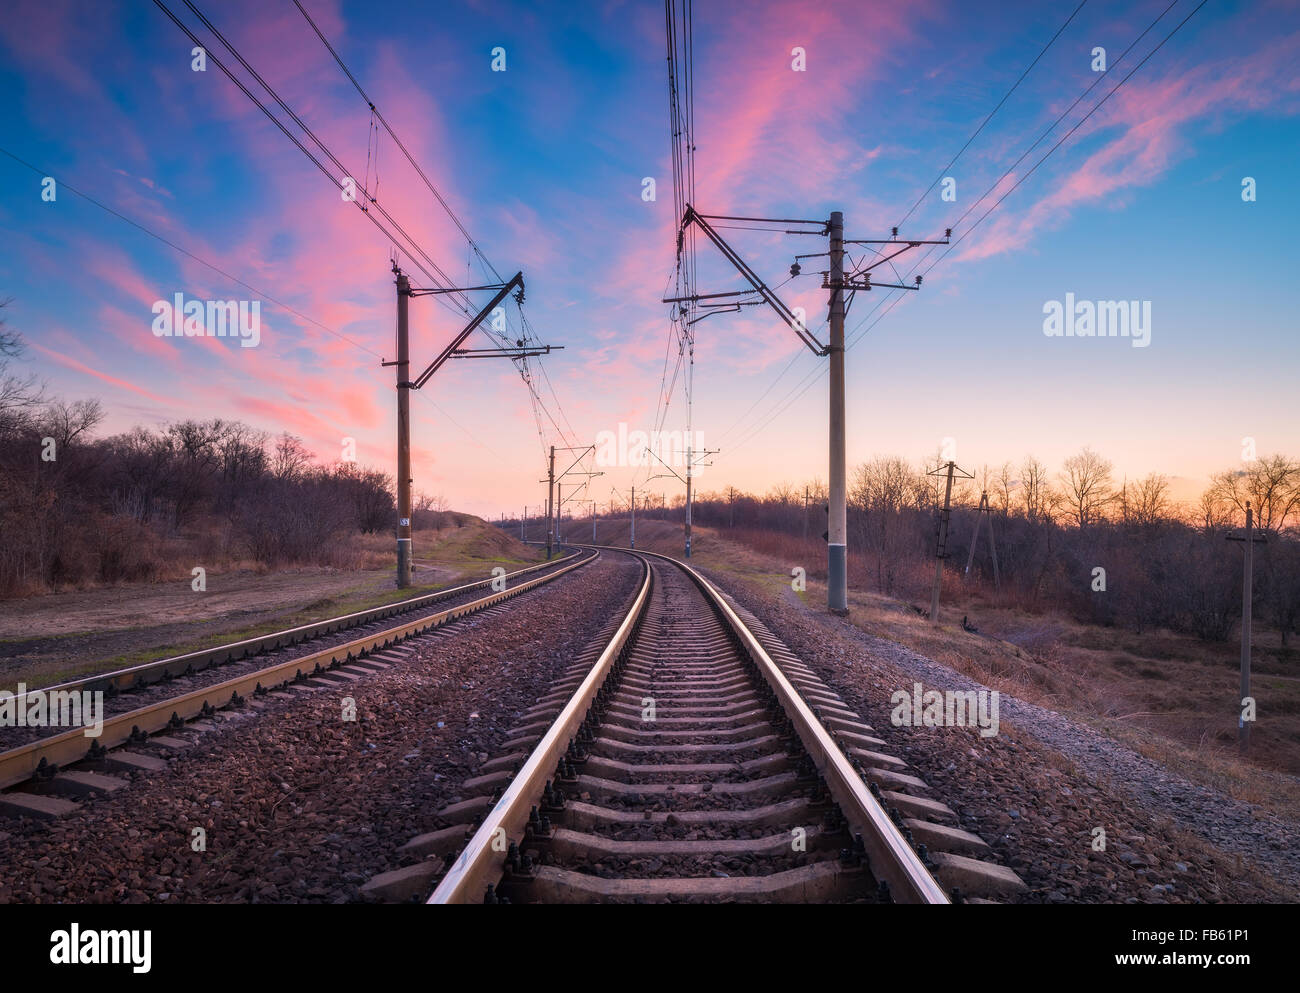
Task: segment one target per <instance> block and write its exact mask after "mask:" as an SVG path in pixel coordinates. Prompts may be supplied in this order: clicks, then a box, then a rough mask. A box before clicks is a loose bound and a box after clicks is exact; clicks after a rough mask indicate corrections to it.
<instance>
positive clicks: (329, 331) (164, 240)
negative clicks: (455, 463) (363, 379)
mask: <svg viewBox="0 0 1300 993" xmlns="http://www.w3.org/2000/svg"><path fill="white" fill-rule="evenodd" d="M0 154H2V155H5V156H7V157H9V158H10V159H13V161H15V162H17V163H18V164H19V165H21V166H23V167H25V168H27V169H30V170H31V171H32V172H34V173H36V175H38V176H42V177H44V176H52V175H53V174H52V173H50V172H49V171H48V170H43V169H41V168H39V167H37V166H34V165H32V163H30V162H28V161H26V160H24V159H21V158H19V157H18V156H17V155H15V154H14V153H13V152H10V151H9V150H7V149H4V148H0ZM58 184H59V189H60V190H66V191H67V192H69V193H71V194H72V195H73V196H77V197H80V198H81V199H82V200H85V201H86V202H87V203H90V204H93V205H94V206H96V207H98V208H99V209H100V210H102V211H104V212H105V213H107V214H111V215H112V216H113V217H116V218H117V219H118V220H120V221H123V222H125V223H127V224H129V225H131V227H133V228H136V229H137V230H139V231H141V232H143V233H144V234H147V235H148V236H149V237H150V238H153V239H155V240H156V241H159V242H161V243H162V244H164V245H166V246H167V247H168V248H170V249H172V250H173V251H176V252H179V253H180V254H181V255H184V256H185V257H186V258H189V259H192V260H194V261H195V262H197V263H199V265H202V266H205V267H206V268H208V269H211V270H212V271H213V272H215V273H217V274H218V275H220V276H223V277H225V278H226V279H228V280H230V281H231V282H232V283H235V284H236V285H238V286H242V287H243V288H244V289H246V290H248V291H249V292H251V293H253V294H254V295H255V296H257V297H259V298H261V299H263V300H267V301H269V302H270V303H273V304H275V305H276V306H277V307H279V308H280V309H281V310H283V311H285V312H286V313H289V314H292V315H293V316H295V317H297V318H299V319H300V320H302V321H305V322H307V323H308V324H310V325H312V326H313V327H317V328H320V330H322V331H324V332H326V333H327V334H331V335H333V336H334V337H335V338H338V339H339V340H340V341H345V342H347V343H348V344H349V345H353V346H354V347H356V348H359V349H361V350H362V351H363V352H369V353H370V354H371V355H373V356H374V357H375V358H377V359H380V360H382V359H383V356H382V355H381V354H380V353H379V352H376V351H375V350H374V349H373V348H371V347H370V346H369V345H365V344H362V343H361V342H359V341H357V340H356V339H355V338H350V337H348V336H347V335H346V334H344V333H343V332H341V331H336V330H335V329H334V328H332V327H329V326H328V325H326V324H322V323H321V322H320V321H318V320H316V318H314V317H310V316H308V315H307V314H304V313H303V312H302V311H300V310H298V309H297V308H295V307H291V306H289V304H287V303H285V302H284V301H282V300H277V299H276V298H275V297H273V296H271V294H269V293H267V292H266V291H265V290H261V289H258V288H257V287H256V286H254V285H252V284H251V283H248V282H245V281H244V280H242V279H240V278H239V277H238V276H236V275H233V274H232V273H229V272H227V271H226V270H225V269H222V268H221V267H220V266H218V265H215V264H214V263H212V262H209V261H208V260H207V259H205V258H202V257H201V256H199V255H195V254H194V253H193V252H191V251H190V250H189V249H187V248H183V247H182V246H180V245H178V244H176V243H175V242H174V241H172V240H170V239H169V238H167V237H165V236H164V235H161V234H159V233H158V232H157V231H154V230H152V229H151V228H149V227H147V226H146V225H144V224H141V223H140V222H139V221H136V220H134V219H132V218H130V217H127V216H126V215H125V214H123V213H121V212H120V211H118V210H114V209H113V208H112V207H110V206H108V205H107V204H106V203H104V202H103V201H101V200H97V199H96V198H95V197H93V196H91V195H90V194H89V193H85V192H83V191H81V190H79V189H77V188H76V187H75V186H73V185H72V184H71V183H68V182H67V181H65V180H62V179H60V180H58ZM422 395H423V394H422ZM425 399H427V400H428V401H429V402H430V403H432V404H433V406H434V408H435V409H436V410H437V411H438V412H439V413H440V414H441V415H442V416H443V417H445V418H446V419H447V420H448V421H450V422H451V423H452V424H453V425H454V426H455V427H456V428H458V429H459V430H460V431H462V432H464V434H465V435H466V437H468V438H469V439H470V441H472V442H474V444H475V445H477V446H478V447H479V448H482V449H483V450H484V451H486V452H488V453H489V454H491V455H493V456H495V457H496V458H498V459H499V458H501V456H500V455H498V454H497V453H496V452H494V451H493V450H492V449H490V448H488V447H487V446H486V445H484V444H482V442H480V441H479V440H478V438H477V437H476V436H475V434H474V433H473V432H472V431H470V430H469V429H468V428H466V427H465V426H464V425H463V424H461V423H460V422H459V421H457V420H456V419H455V418H454V417H452V416H451V415H450V414H449V413H447V412H446V411H445V410H443V409H442V407H441V406H439V405H438V404H437V403H436V402H435V401H434V400H433V398H432V397H425Z"/></svg>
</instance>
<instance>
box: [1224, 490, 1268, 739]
mask: <svg viewBox="0 0 1300 993" xmlns="http://www.w3.org/2000/svg"><path fill="white" fill-rule="evenodd" d="M1228 540H1229V541H1244V542H1245V544H1246V554H1245V557H1244V560H1243V572H1242V577H1241V704H1240V706H1239V707H1238V708H1237V744H1238V746H1239V747H1240V749H1241V751H1242V754H1245V753H1246V751H1247V750H1248V749H1249V748H1250V725H1251V722H1250V721H1248V720H1246V717H1245V715H1244V714H1243V713H1242V710H1243V709H1244V708H1245V706H1246V702H1245V701H1246V698H1247V697H1249V696H1250V628H1251V609H1250V608H1251V600H1252V599H1253V596H1252V593H1253V580H1254V576H1255V545H1256V544H1257V543H1258V544H1263V543H1264V540H1265V539H1264V536H1263V535H1260V536H1259V537H1256V536H1255V514H1254V511H1253V510H1251V508H1250V501H1249V500H1247V501H1246V534H1245V537H1243V538H1238V537H1236V536H1235V535H1228Z"/></svg>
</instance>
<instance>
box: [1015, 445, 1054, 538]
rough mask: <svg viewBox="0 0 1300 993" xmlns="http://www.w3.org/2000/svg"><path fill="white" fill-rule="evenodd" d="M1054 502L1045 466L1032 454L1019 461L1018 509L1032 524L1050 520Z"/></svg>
mask: <svg viewBox="0 0 1300 993" xmlns="http://www.w3.org/2000/svg"><path fill="white" fill-rule="evenodd" d="M1055 503H1056V500H1055V496H1054V494H1053V493H1052V484H1051V483H1050V482H1049V481H1048V479H1047V466H1045V465H1043V463H1042V462H1039V461H1038V459H1036V458H1034V457H1033V456H1032V455H1026V456H1025V460H1024V461H1023V462H1021V463H1020V509H1021V510H1022V511H1023V512H1024V515H1025V518H1026V519H1027V520H1028V521H1030V522H1031V523H1033V524H1038V523H1040V522H1045V521H1050V520H1051V519H1052V510H1053V507H1054V505H1055Z"/></svg>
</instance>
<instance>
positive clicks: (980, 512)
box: [964, 493, 989, 576]
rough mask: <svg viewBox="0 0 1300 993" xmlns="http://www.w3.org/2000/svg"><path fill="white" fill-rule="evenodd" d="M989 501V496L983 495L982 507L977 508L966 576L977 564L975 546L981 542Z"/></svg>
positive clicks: (981, 498) (981, 496) (967, 557)
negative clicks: (986, 507)
mask: <svg viewBox="0 0 1300 993" xmlns="http://www.w3.org/2000/svg"><path fill="white" fill-rule="evenodd" d="M988 500H989V495H988V494H987V493H981V494H980V505H979V506H978V507H977V508H975V533H974V534H973V535H971V539H970V554H969V555H967V556H966V572H965V573H964V575H967V576H969V575H970V567H971V566H972V565H974V564H975V545H976V544H978V542H979V540H980V525H981V524H982V523H984V507H985V505H986V504H987V503H988Z"/></svg>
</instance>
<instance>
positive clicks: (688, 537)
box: [631, 486, 691, 548]
mask: <svg viewBox="0 0 1300 993" xmlns="http://www.w3.org/2000/svg"><path fill="white" fill-rule="evenodd" d="M631 547H632V548H636V487H635V486H633V487H632V545H631ZM686 547H687V548H690V547H691V525H690V523H689V522H688V523H687V525H686Z"/></svg>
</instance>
